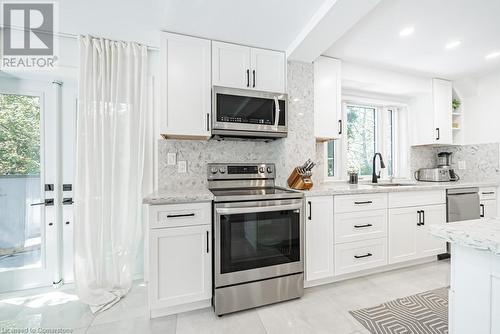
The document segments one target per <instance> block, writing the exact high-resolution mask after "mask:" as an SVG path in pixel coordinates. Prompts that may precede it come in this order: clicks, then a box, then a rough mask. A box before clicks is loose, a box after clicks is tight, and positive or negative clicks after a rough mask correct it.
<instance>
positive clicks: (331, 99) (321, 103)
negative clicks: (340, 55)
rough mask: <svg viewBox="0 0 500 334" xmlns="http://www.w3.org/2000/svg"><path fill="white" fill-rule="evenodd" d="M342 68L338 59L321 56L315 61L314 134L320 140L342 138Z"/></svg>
mask: <svg viewBox="0 0 500 334" xmlns="http://www.w3.org/2000/svg"><path fill="white" fill-rule="evenodd" d="M340 70H341V63H340V60H338V59H334V58H329V57H323V56H321V57H319V58H318V59H316V60H315V61H314V135H315V137H316V140H318V141H325V140H330V139H338V138H341V137H342V133H343V132H344V128H345V126H344V124H343V122H342V105H341V72H340Z"/></svg>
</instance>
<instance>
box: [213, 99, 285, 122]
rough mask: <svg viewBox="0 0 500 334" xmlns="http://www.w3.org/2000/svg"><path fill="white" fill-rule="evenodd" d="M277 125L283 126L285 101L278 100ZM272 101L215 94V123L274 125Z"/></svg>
mask: <svg viewBox="0 0 500 334" xmlns="http://www.w3.org/2000/svg"><path fill="white" fill-rule="evenodd" d="M279 105H280V110H281V111H282V112H280V118H279V123H278V124H279V125H285V101H282V100H280V101H279ZM275 117H276V115H275V107H274V100H273V99H264V98H258V97H246V96H236V95H227V94H217V121H218V122H230V123H248V124H263V125H274V123H275Z"/></svg>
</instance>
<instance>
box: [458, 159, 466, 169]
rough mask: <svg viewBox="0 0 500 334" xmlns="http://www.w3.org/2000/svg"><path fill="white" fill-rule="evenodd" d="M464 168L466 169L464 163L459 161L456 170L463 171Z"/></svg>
mask: <svg viewBox="0 0 500 334" xmlns="http://www.w3.org/2000/svg"><path fill="white" fill-rule="evenodd" d="M465 168H466V167H465V161H463V160H460V161H459V162H458V169H465Z"/></svg>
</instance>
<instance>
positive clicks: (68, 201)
mask: <svg viewBox="0 0 500 334" xmlns="http://www.w3.org/2000/svg"><path fill="white" fill-rule="evenodd" d="M73 203H74V202H73V198H71V197H65V198H63V200H62V205H71V204H73Z"/></svg>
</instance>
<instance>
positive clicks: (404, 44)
mask: <svg viewBox="0 0 500 334" xmlns="http://www.w3.org/2000/svg"><path fill="white" fill-rule="evenodd" d="M499 17H500V1H499V0H480V1H474V0H383V1H381V2H380V3H379V4H378V5H377V7H375V9H373V10H372V11H371V12H370V13H369V14H368V15H367V16H365V17H364V18H363V19H362V20H361V21H360V22H359V23H358V24H357V25H355V26H354V27H353V28H352V29H351V30H350V31H348V32H347V33H346V34H345V35H344V36H342V37H341V38H340V39H339V40H338V41H336V42H335V43H334V44H333V46H332V47H331V48H330V49H328V50H327V51H325V52H324V54H325V55H328V56H332V57H336V58H340V59H343V60H347V61H350V62H356V63H362V64H365V65H373V66H378V67H383V68H388V69H395V70H401V71H404V72H411V73H420V74H429V75H433V76H438V77H444V78H449V79H457V78H460V77H464V76H475V75H480V74H483V73H485V72H488V71H490V70H492V69H496V68H500V57H498V58H495V59H490V60H486V59H485V55H487V54H489V53H491V52H494V51H500V19H499ZM408 26H413V27H414V28H415V30H414V33H413V34H411V35H409V36H406V37H404V38H402V37H400V36H399V32H400V31H401V30H402V29H404V28H405V27H408ZM456 39H459V40H460V41H461V42H462V44H461V45H460V46H458V47H456V48H454V49H451V50H446V49H445V45H446V44H447V43H449V42H451V41H453V40H456Z"/></svg>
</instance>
